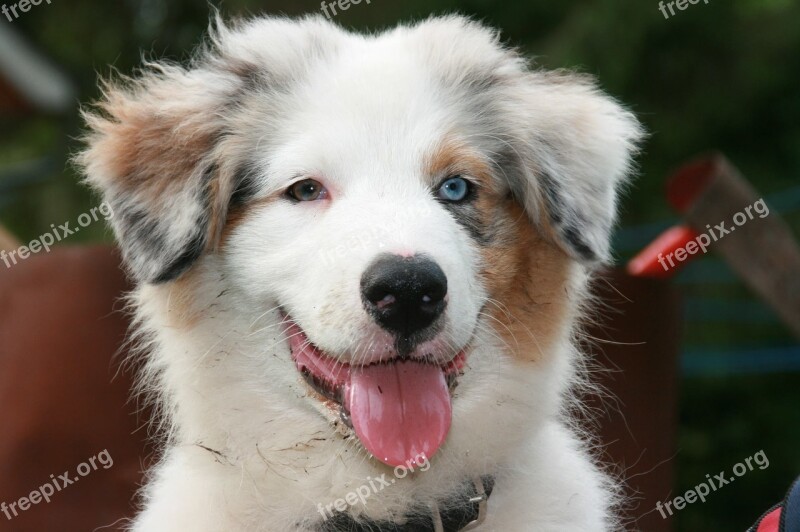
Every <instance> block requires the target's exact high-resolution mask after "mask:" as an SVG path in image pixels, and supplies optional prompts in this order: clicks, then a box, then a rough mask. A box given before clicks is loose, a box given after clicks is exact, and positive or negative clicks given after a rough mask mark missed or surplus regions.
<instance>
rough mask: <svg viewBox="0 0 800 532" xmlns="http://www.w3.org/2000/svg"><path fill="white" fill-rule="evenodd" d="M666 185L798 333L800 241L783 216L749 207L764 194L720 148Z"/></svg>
mask: <svg viewBox="0 0 800 532" xmlns="http://www.w3.org/2000/svg"><path fill="white" fill-rule="evenodd" d="M669 187H670V193H669V194H670V196H671V202H672V203H673V205H675V206H676V207H678V208H679V209H680V210H681V211H683V212H684V213H685V217H686V219H687V220H688V222H689V224H690V225H691V226H692V228H694V229H695V231H697V232H698V234H700V235H704V234H705V235H709V237H710V240H711V249H713V250H714V251H715V252H717V253H719V254H720V255H722V256H723V257H724V258H725V260H726V261H727V262H728V264H729V265H730V266H731V268H732V269H733V270H734V271H735V272H736V273H737V274H738V275H739V276H740V277H741V278H742V280H744V282H745V283H746V284H747V285H748V286H750V288H751V289H752V290H753V291H754V292H756V294H758V295H759V296H760V297H761V298H762V299H763V300H764V301H766V303H767V304H769V305H770V306H771V307H772V308H773V309H774V310H775V312H776V313H777V314H778V316H779V317H780V318H781V319H782V320H783V322H784V323H785V324H786V325H787V326H788V327H789V329H791V330H792V332H794V334H795V335H796V336H797V337H798V338H800V247H798V245H797V241H796V240H795V238H794V236H793V235H792V232H791V230H790V229H789V226H788V225H787V224H786V222H784V221H783V220H782V219H781V218H780V216H778V214H777V213H775V212H772V211H768V212H769V214H768V215H765V214H764V212H765V211H764V210H763V209H762V212H760V213H759V212H756V211H755V209H753V205H754V204H756V203H758V204H759V206H760V204H761V202H763V199H762V198H761V196H760V195H759V194H758V192H757V191H756V190H755V189H754V188H753V186H752V185H751V184H750V183H749V182H748V181H747V180H746V179H745V178H744V177H742V175H741V174H740V173H739V171H738V170H737V169H736V168H735V167H734V166H733V165H732V164H731V163H730V162H729V161H728V160H727V159H726V158H725V157H724V156H723V155H720V154H717V155H713V156H711V157H708V158H705V159H701V160H699V161H696V162H694V163H691V164H689V165H687V166H685V167H684V168H682V169H681V170H679V171H678V173H677V174H676V175H675V177H673V178H672V179H671V182H670V185H669ZM764 205H765V206H766V204H764ZM737 219H738V221H737ZM722 224H724V226H723V225H722Z"/></svg>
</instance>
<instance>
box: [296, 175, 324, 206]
mask: <svg viewBox="0 0 800 532" xmlns="http://www.w3.org/2000/svg"><path fill="white" fill-rule="evenodd" d="M286 194H287V195H288V196H289V197H290V198H292V199H293V200H295V201H316V200H320V199H325V198H326V197H327V196H328V191H327V190H326V189H325V187H323V186H322V183H320V182H319V181H315V180H313V179H305V180H303V181H299V182H297V183H295V184H294V185H292V186H291V187H289V190H287V191H286Z"/></svg>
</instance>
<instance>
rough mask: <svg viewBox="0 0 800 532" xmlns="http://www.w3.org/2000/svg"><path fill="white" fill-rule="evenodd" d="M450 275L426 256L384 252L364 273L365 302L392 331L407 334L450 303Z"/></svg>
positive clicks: (435, 315) (375, 317) (433, 318)
mask: <svg viewBox="0 0 800 532" xmlns="http://www.w3.org/2000/svg"><path fill="white" fill-rule="evenodd" d="M446 295H447V277H446V276H445V274H444V272H443V271H442V269H441V268H440V267H439V265H438V264H436V263H435V262H433V261H432V260H430V259H428V258H425V257H423V256H414V257H400V256H398V255H388V254H386V255H381V256H380V257H378V259H376V260H375V262H373V263H372V264H371V265H370V266H369V267H368V268H367V270H366V271H365V272H364V275H363V276H362V277H361V296H362V298H363V300H364V306H365V307H366V308H367V312H369V313H370V314H371V315H372V317H373V318H374V319H375V321H377V322H378V324H380V326H381V327H383V328H384V329H386V330H387V331H389V332H392V333H396V334H399V335H402V336H405V337H409V336H412V335H413V334H415V333H418V332H420V331H422V330H424V329H426V328H427V327H429V326H430V325H431V324H432V323H433V322H434V321H436V318H438V317H439V316H440V315H441V314H442V312H443V311H444V308H445V306H446V303H445V300H444V296H446Z"/></svg>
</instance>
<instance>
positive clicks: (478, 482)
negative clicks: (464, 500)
mask: <svg viewBox="0 0 800 532" xmlns="http://www.w3.org/2000/svg"><path fill="white" fill-rule="evenodd" d="M472 483H473V484H474V485H475V492H476V493H477V495H476V496H475V497H471V498H470V500H469V502H470V504H477V505H478V517H477V518H475V520H474V521H472V522H470V523H467V526H465V527H464V528H462V529H461V530H462V532H465V531H467V530H475V529H476V528H478V527H479V526H480V525H482V524H483V522H484V521H486V514H487V512H488V510H487V506H488V500H489V496H488V495H487V494H486V488H485V487H484V485H483V479H481V478H478V477H476V478H473V479H472Z"/></svg>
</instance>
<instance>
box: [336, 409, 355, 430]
mask: <svg viewBox="0 0 800 532" xmlns="http://www.w3.org/2000/svg"><path fill="white" fill-rule="evenodd" d="M339 417H340V418H341V419H342V423H344V424H345V425H347V427H349V428H351V429H352V428H353V420H352V419H350V414H348V413H347V411H346V410H345V409H344V407H342V408H341V409H340V410H339Z"/></svg>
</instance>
